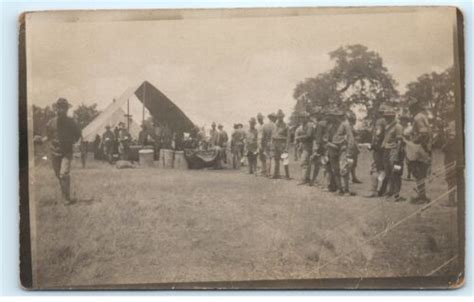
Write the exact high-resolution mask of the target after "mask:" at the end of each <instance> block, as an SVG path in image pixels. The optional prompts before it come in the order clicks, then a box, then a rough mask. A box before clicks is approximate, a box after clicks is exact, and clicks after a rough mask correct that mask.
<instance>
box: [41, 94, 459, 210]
mask: <svg viewBox="0 0 474 302" xmlns="http://www.w3.org/2000/svg"><path fill="white" fill-rule="evenodd" d="M56 105H57V106H56V108H57V116H56V117H55V118H53V119H52V120H51V121H50V122H49V123H48V125H47V136H46V137H45V140H49V141H50V147H51V156H52V166H53V169H54V172H55V175H56V177H57V178H58V180H59V184H60V187H61V191H62V194H63V197H64V200H65V203H66V204H69V203H71V196H70V168H71V161H72V153H73V144H75V143H76V142H77V141H78V140H79V139H80V138H81V131H80V129H79V128H78V126H77V124H76V123H75V121H74V120H73V119H72V118H70V117H68V116H67V111H68V109H69V107H70V105H69V103H68V101H67V100H66V99H64V98H60V99H58V101H57V103H56ZM409 110H410V113H411V116H409V115H402V116H400V117H399V118H396V112H395V110H394V109H392V108H390V107H388V106H384V105H382V106H380V108H379V110H378V112H377V119H376V121H375V123H374V124H373V131H372V143H371V145H370V150H371V152H372V155H373V162H372V168H371V184H370V194H369V195H367V197H379V196H387V197H389V198H391V199H393V200H394V201H401V200H403V198H402V197H401V196H400V189H401V185H402V181H401V177H402V173H403V167H404V161H405V159H406V160H407V161H408V168H409V170H410V171H411V174H412V175H413V176H414V178H415V180H416V192H417V195H416V196H415V197H413V198H412V202H413V203H417V204H423V203H428V202H430V199H429V198H428V197H427V195H426V186H425V180H426V178H427V177H428V174H429V171H430V166H431V155H432V150H431V149H432V147H431V144H432V130H431V124H430V120H429V118H428V114H427V111H426V108H424V107H423V106H422V104H421V103H420V102H419V101H418V100H415V99H413V100H411V101H410V104H409ZM267 117H268V119H267V121H265V118H264V116H263V115H262V114H260V113H259V114H258V115H257V117H256V118H254V117H252V118H250V120H249V127H248V129H247V130H244V129H243V128H244V127H243V125H242V124H235V125H234V131H233V133H232V134H231V137H230V150H231V152H232V166H233V167H234V168H240V163H241V158H242V156H245V157H246V158H247V161H248V169H249V170H248V172H249V173H250V174H257V175H261V176H266V177H271V178H273V179H279V178H281V176H280V166H281V163H282V162H283V167H284V173H285V175H284V178H285V179H291V177H290V171H289V167H288V162H289V156H288V151H289V147H290V136H291V130H290V128H289V127H288V125H287V124H286V123H285V121H284V117H285V114H284V113H283V111H282V110H278V112H277V113H276V114H274V113H270V114H268V116H267ZM297 117H298V120H299V125H298V127H297V128H296V130H295V133H294V134H295V136H294V138H295V143H296V145H297V146H298V148H295V149H296V150H298V152H299V153H300V154H299V158H300V161H301V170H302V175H301V182H300V183H299V185H310V186H314V185H317V180H318V175H320V174H321V173H320V170H321V168H323V169H324V171H325V173H324V174H325V175H326V176H327V180H328V186H327V188H326V190H328V191H330V192H335V193H337V194H340V195H345V194H348V195H354V194H355V193H354V192H352V191H351V190H350V182H349V180H350V177H352V182H355V183H357V182H359V183H360V181H359V180H358V179H357V177H356V174H355V169H356V167H357V155H358V153H359V149H358V144H357V142H356V136H355V132H354V125H355V122H356V117H355V115H354V113H353V112H352V111H350V110H348V111H343V110H341V109H339V108H336V107H335V108H330V109H328V110H324V109H321V108H316V109H314V110H312V111H311V112H306V111H302V112H298V113H297ZM410 124H411V125H410ZM217 128H218V129H216V125H215V123H213V124H212V129H211V131H210V133H209V139H208V140H207V139H204V137H205V135H204V134H202V133H201V134H200V133H197V134H196V135H197V136H198V137H199V136H201V135H202V136H203V137H202V139H201V140H199V139H198V143H199V148H201V147H202V145H201V144H202V143H204V142H206V144H209V145H210V146H211V147H217V148H220V149H221V150H222V153H221V154H225V152H226V150H227V144H228V141H229V137H228V135H227V133H226V132H225V131H224V130H223V127H222V125H219V126H218V127H217ZM142 130H144V129H142ZM445 133H446V139H445V144H444V146H443V148H442V149H443V151H444V153H445V162H444V164H445V167H446V181H447V183H448V189H449V190H450V194H449V200H450V203H451V204H454V203H455V191H454V190H453V188H454V187H455V186H456V173H455V172H456V169H455V166H456V152H455V149H456V144H455V128H454V121H453V122H450V123H449V124H448V125H447V127H446V131H445ZM130 140H131V137H130V134H129V133H128V131H127V130H126V127H125V125H124V124H123V123H122V124H120V125H119V129H118V132H117V133H114V132H113V131H111V130H110V127H107V129H106V131H105V133H104V134H103V136H102V139H101V144H102V145H103V148H104V150H105V153H106V154H107V156H108V158H109V159H110V156H111V152H112V151H111V150H112V148H113V144H115V142H118V144H119V147H118V149H119V153H120V154H121V157H122V158H123V159H126V157H127V152H128V147H129V142H130ZM226 158H227V156H222V157H221V159H222V160H223V161H224V162H225V161H226ZM257 161H259V162H260V171H257Z"/></svg>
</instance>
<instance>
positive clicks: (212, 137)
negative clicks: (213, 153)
mask: <svg viewBox="0 0 474 302" xmlns="http://www.w3.org/2000/svg"><path fill="white" fill-rule="evenodd" d="M218 141H219V131H217V129H216V123H215V122H212V125H211V130H209V144H210V145H211V146H212V147H213V146H217V145H218Z"/></svg>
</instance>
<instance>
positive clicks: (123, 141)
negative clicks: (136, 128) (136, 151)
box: [118, 122, 132, 160]
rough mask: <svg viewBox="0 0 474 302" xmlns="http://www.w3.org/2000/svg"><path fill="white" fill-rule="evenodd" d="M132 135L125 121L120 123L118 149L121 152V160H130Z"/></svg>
mask: <svg viewBox="0 0 474 302" xmlns="http://www.w3.org/2000/svg"><path fill="white" fill-rule="evenodd" d="M131 140H132V137H131V136H130V133H128V130H127V128H125V123H123V122H120V123H119V133H118V143H119V146H118V151H119V154H120V159H121V160H128V155H129V151H130V142H131Z"/></svg>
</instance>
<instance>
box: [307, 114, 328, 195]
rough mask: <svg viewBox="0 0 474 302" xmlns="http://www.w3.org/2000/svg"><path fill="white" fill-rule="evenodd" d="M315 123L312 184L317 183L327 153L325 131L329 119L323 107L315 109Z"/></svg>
mask: <svg viewBox="0 0 474 302" xmlns="http://www.w3.org/2000/svg"><path fill="white" fill-rule="evenodd" d="M313 116H314V119H313V125H314V140H313V154H312V155H311V163H312V165H313V171H312V174H311V183H310V185H311V186H314V185H316V184H317V178H318V175H319V170H320V169H321V167H322V166H323V164H322V160H323V157H324V156H325V154H326V143H327V141H325V133H326V126H327V121H326V119H325V112H324V111H323V110H321V108H316V109H314V111H313Z"/></svg>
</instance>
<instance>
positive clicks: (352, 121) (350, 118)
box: [346, 110, 362, 184]
mask: <svg viewBox="0 0 474 302" xmlns="http://www.w3.org/2000/svg"><path fill="white" fill-rule="evenodd" d="M346 117H347V120H348V121H349V124H350V125H351V129H352V135H353V136H354V147H353V149H352V153H351V154H352V160H353V163H352V167H351V179H352V183H355V184H361V183H362V181H360V180H359V178H357V175H356V174H357V173H356V172H357V164H358V162H359V153H360V150H359V144H358V141H357V138H356V131H355V128H354V126H355V124H356V122H357V117H356V115H355V113H354V112H353V111H352V110H348V111H347V113H346Z"/></svg>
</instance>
